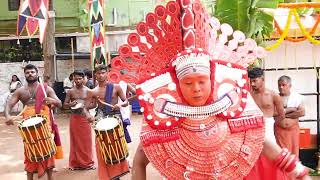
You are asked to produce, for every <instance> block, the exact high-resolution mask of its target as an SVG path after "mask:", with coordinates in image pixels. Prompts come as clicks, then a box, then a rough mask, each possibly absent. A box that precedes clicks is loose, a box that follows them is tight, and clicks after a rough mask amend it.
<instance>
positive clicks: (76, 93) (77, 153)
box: [64, 70, 95, 170]
mask: <svg viewBox="0 0 320 180" xmlns="http://www.w3.org/2000/svg"><path fill="white" fill-rule="evenodd" d="M84 77H85V74H84V72H83V71H82V70H75V71H74V73H73V81H74V83H75V86H73V88H71V89H70V90H69V91H67V95H66V99H65V101H64V107H65V108H67V109H71V112H72V114H71V116H70V126H69V128H70V153H69V169H70V170H90V169H95V167H94V162H93V155H92V135H91V126H90V125H89V124H88V122H87V120H86V118H85V116H84V115H83V107H84V102H85V100H86V98H87V93H88V90H89V88H88V87H86V86H85V85H84Z"/></svg>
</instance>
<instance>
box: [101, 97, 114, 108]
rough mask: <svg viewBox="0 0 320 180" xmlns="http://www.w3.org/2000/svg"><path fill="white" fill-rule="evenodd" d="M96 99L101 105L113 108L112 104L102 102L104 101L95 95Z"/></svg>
mask: <svg viewBox="0 0 320 180" xmlns="http://www.w3.org/2000/svg"><path fill="white" fill-rule="evenodd" d="M97 99H98V101H99V102H100V103H101V104H103V105H106V106H109V107H111V108H114V106H113V105H112V104H109V103H107V102H104V101H102V100H101V99H100V98H98V97H97Z"/></svg>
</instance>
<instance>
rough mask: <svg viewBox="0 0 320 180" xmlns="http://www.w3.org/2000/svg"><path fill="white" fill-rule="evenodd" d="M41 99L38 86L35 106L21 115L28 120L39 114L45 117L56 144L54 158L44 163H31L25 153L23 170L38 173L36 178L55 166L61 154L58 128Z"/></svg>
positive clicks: (27, 108) (42, 93)
mask: <svg viewBox="0 0 320 180" xmlns="http://www.w3.org/2000/svg"><path fill="white" fill-rule="evenodd" d="M43 99H44V92H43V91H42V89H41V88H40V86H38V88H37V90H36V97H35V105H34V106H27V107H26V109H25V110H24V112H23V113H22V116H23V118H24V119H25V118H28V117H30V116H33V115H36V114H41V115H43V116H45V117H46V118H47V119H49V121H48V123H49V127H50V129H51V132H52V133H53V134H54V142H55V144H56V147H57V150H56V154H55V156H54V157H49V158H48V159H47V160H45V161H40V162H35V161H31V160H29V159H28V158H27V156H26V152H25V160H24V164H25V170H26V171H27V172H30V173H36V172H37V173H38V177H41V176H43V175H44V173H45V172H46V170H48V169H52V168H54V166H55V161H54V159H62V157H63V153H62V146H61V141H60V136H59V130H58V126H57V125H56V124H55V122H54V119H53V116H52V114H51V112H50V111H51V110H50V109H49V107H48V106H46V105H43Z"/></svg>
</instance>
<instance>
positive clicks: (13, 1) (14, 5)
mask: <svg viewBox="0 0 320 180" xmlns="http://www.w3.org/2000/svg"><path fill="white" fill-rule="evenodd" d="M19 6H20V0H8V9H9V11H18V10H19Z"/></svg>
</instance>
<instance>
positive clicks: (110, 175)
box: [96, 83, 130, 180]
mask: <svg viewBox="0 0 320 180" xmlns="http://www.w3.org/2000/svg"><path fill="white" fill-rule="evenodd" d="M112 92H113V84H109V83H108V84H107V86H106V93H105V102H107V103H109V104H110V103H111V100H112ZM96 115H97V119H99V118H102V117H106V116H118V117H119V118H121V119H122V117H121V113H120V111H111V108H110V107H109V106H106V107H105V108H104V109H101V108H97V114H96ZM126 137H127V135H126ZM129 137H130V136H129ZM100 151H101V149H100V147H99V143H98V141H97V139H96V153H97V159H98V177H99V180H108V179H116V178H119V177H121V176H123V175H125V174H127V173H129V165H128V162H127V160H123V161H121V162H119V163H115V164H113V165H111V164H106V163H105V161H104V160H103V158H102V155H101V152H100Z"/></svg>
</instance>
